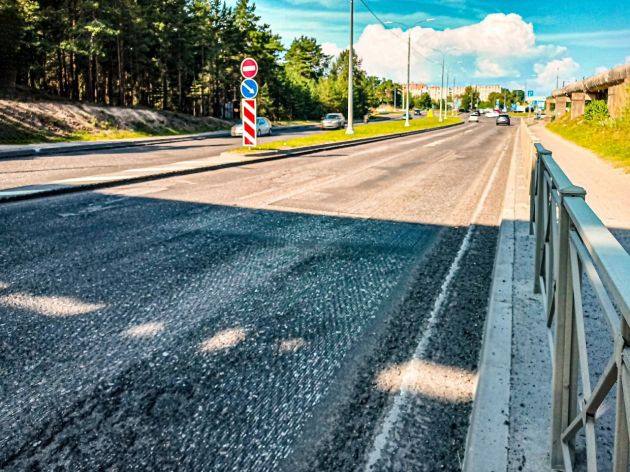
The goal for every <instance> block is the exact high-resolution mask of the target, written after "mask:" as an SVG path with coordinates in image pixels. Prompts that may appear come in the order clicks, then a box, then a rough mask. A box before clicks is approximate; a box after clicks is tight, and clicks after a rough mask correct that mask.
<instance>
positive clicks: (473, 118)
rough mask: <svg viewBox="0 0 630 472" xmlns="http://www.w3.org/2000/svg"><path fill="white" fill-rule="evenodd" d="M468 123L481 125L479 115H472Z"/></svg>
mask: <svg viewBox="0 0 630 472" xmlns="http://www.w3.org/2000/svg"><path fill="white" fill-rule="evenodd" d="M468 121H470V122H472V123H479V115H475V114H474V113H472V114H471V115H470V116H469V117H468Z"/></svg>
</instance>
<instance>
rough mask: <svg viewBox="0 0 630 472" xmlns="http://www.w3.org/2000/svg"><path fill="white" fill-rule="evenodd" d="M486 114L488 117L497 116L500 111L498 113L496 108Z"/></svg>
mask: <svg viewBox="0 0 630 472" xmlns="http://www.w3.org/2000/svg"><path fill="white" fill-rule="evenodd" d="M484 116H485V117H486V118H496V117H497V116H499V113H497V112H496V111H495V110H490V111H489V112H487V113H486V114H485V115H484Z"/></svg>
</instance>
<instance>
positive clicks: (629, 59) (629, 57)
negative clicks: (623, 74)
mask: <svg viewBox="0 0 630 472" xmlns="http://www.w3.org/2000/svg"><path fill="white" fill-rule="evenodd" d="M626 64H630V56H626ZM409 102H411V100H409Z"/></svg>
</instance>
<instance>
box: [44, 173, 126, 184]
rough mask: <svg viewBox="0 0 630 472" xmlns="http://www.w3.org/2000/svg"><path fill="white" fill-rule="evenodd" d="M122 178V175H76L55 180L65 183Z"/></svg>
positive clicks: (58, 182)
mask: <svg viewBox="0 0 630 472" xmlns="http://www.w3.org/2000/svg"><path fill="white" fill-rule="evenodd" d="M117 179H120V175H95V176H93V177H75V178H73V179H65V180H58V181H57V182H54V183H56V184H65V183H73V182H92V181H99V180H117Z"/></svg>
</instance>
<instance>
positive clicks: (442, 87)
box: [439, 53, 444, 123]
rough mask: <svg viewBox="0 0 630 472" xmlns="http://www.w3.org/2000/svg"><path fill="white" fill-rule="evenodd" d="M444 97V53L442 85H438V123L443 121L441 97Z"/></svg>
mask: <svg viewBox="0 0 630 472" xmlns="http://www.w3.org/2000/svg"><path fill="white" fill-rule="evenodd" d="M443 95H444V53H442V84H441V85H440V120H439V121H440V123H442V121H443V120H444V118H442V96H443Z"/></svg>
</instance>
